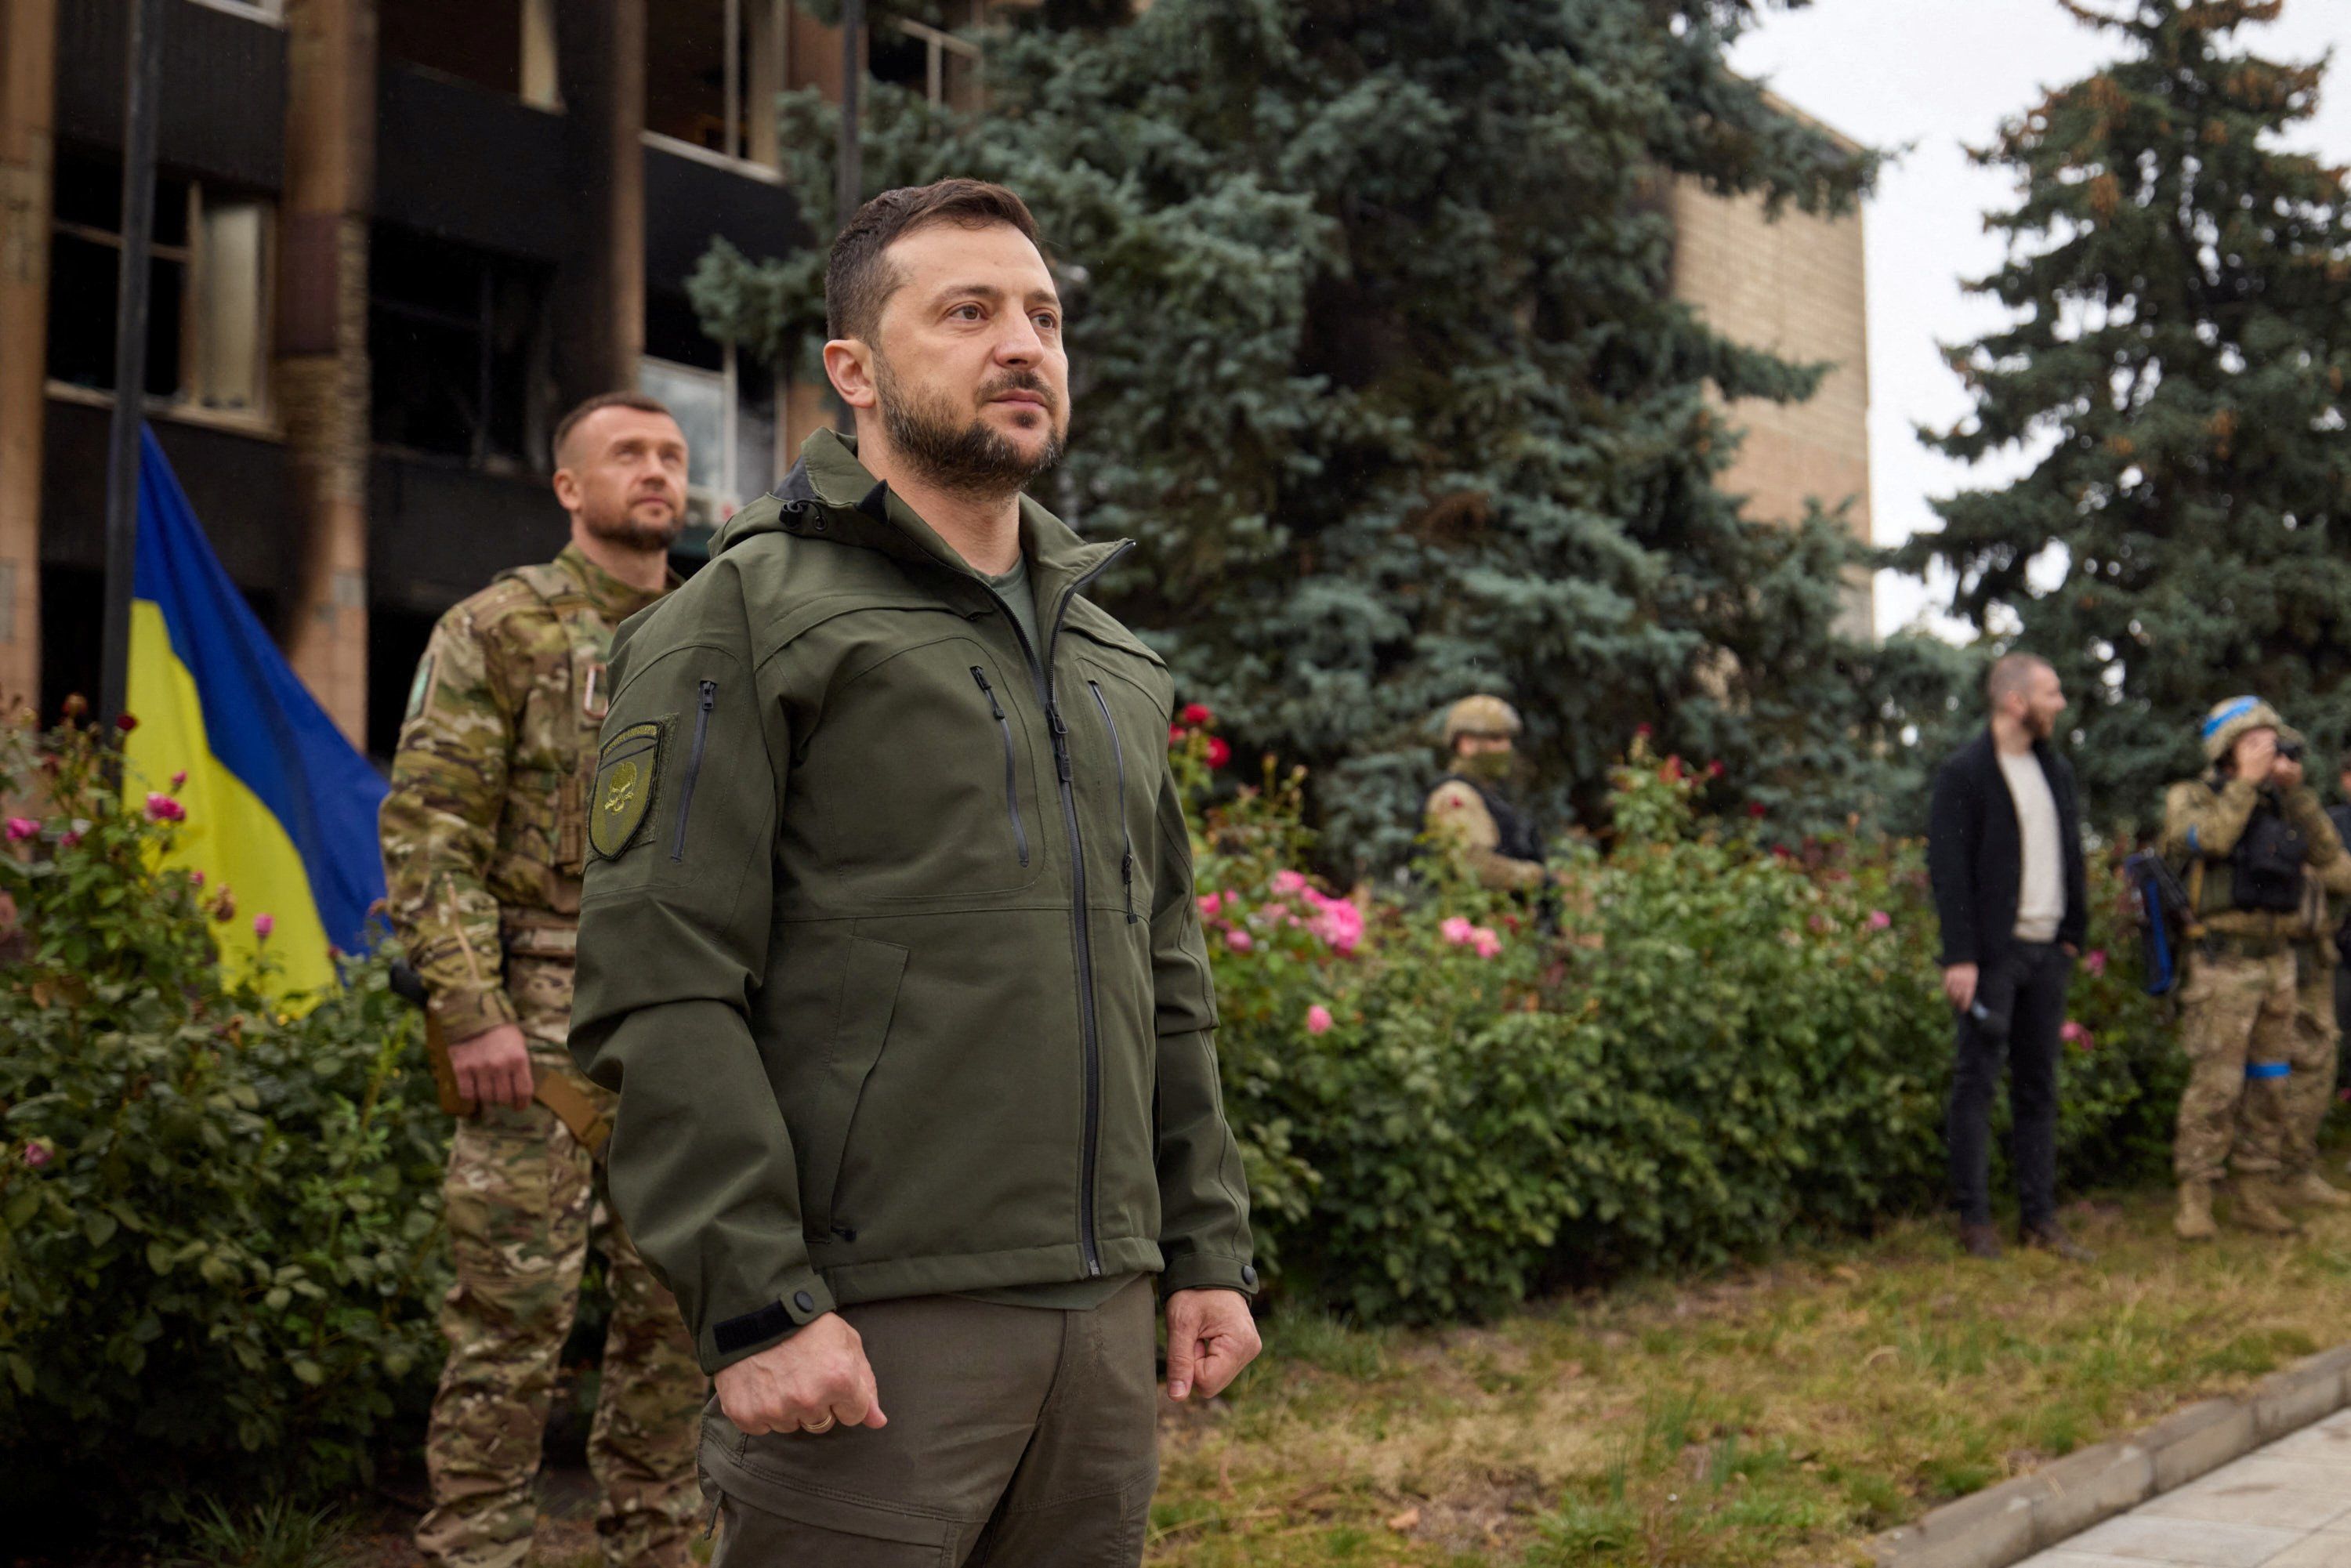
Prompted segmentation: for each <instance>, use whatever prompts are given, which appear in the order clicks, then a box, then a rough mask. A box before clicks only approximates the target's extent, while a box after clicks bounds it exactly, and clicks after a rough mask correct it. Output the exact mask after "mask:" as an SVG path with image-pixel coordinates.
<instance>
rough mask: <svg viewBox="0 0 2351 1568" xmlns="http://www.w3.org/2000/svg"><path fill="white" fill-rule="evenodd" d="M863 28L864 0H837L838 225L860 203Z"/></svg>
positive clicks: (845, 223)
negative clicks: (859, 106) (860, 109)
mask: <svg viewBox="0 0 2351 1568" xmlns="http://www.w3.org/2000/svg"><path fill="white" fill-rule="evenodd" d="M864 31H865V0H841V166H840V168H839V169H838V170H837V171H836V176H837V183H836V185H835V187H834V190H833V206H834V208H835V209H836V213H835V216H836V219H837V221H838V223H839V225H840V226H841V227H842V228H847V227H848V226H849V220H850V219H851V218H852V217H855V216H856V215H857V209H858V208H859V207H860V206H861V205H862V204H863V203H862V200H861V196H860V193H862V191H863V190H864V187H865V157H864V152H865V149H864V146H863V142H864V136H863V133H862V130H861V129H860V127H859V124H858V118H857V115H858V107H857V100H858V98H859V93H858V90H857V89H858V88H859V86H860V82H859V79H858V78H861V77H862V76H863V75H864V74H865V61H864V59H863V58H862V56H863V54H864V51H863V50H862V49H861V48H860V47H858V45H859V43H860V41H861V38H862V35H863V33H864Z"/></svg>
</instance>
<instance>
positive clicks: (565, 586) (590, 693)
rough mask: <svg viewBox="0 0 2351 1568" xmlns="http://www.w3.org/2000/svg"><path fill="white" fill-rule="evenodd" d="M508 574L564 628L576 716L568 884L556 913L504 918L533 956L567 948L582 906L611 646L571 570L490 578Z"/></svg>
mask: <svg viewBox="0 0 2351 1568" xmlns="http://www.w3.org/2000/svg"><path fill="white" fill-rule="evenodd" d="M508 578H511V579H513V580H515V581H517V582H519V583H521V584H522V585H523V586H524V587H525V588H527V589H528V590H529V591H530V592H531V594H532V596H533V597H534V598H536V599H537V600H538V601H539V602H540V603H541V604H543V605H545V606H546V607H547V609H548V611H549V612H550V613H551V614H553V615H554V617H555V618H556V620H557V622H559V623H560V624H561V626H562V628H563V632H564V641H565V642H566V643H569V645H570V657H569V660H568V661H567V663H566V664H565V666H564V668H563V669H562V670H561V671H560V672H549V673H550V674H559V675H560V676H561V678H562V679H563V681H564V683H565V685H564V687H563V690H562V692H561V694H560V700H561V701H562V702H563V703H564V705H565V706H566V707H568V708H569V710H570V711H571V712H573V713H574V714H575V715H576V716H577V717H578V719H579V721H580V724H579V732H578V743H577V745H576V746H574V747H568V748H566V749H565V751H564V752H563V753H562V756H561V760H560V766H559V771H560V772H561V775H562V780H563V781H562V786H561V789H560V792H559V796H558V799H557V801H556V832H555V841H556V861H557V864H556V869H557V871H558V872H559V873H560V874H561V876H562V878H563V879H564V881H565V882H566V883H568V884H569V885H568V886H567V887H565V888H563V889H562V890H561V894H569V896H562V895H561V894H559V896H558V897H556V898H555V899H554V900H553V904H554V909H553V912H552V913H553V914H554V915H555V916H556V918H554V919H551V920H550V919H547V918H545V917H538V918H534V913H535V912H525V911H507V912H506V914H505V915H504V918H503V921H502V924H503V925H505V927H506V931H505V936H506V940H507V951H508V952H516V953H522V954H524V955H526V956H543V957H561V958H569V957H570V956H571V954H572V950H573V946H574V943H573V935H572V929H571V926H572V923H573V921H575V920H576V919H577V915H575V914H574V911H576V910H577V909H578V908H579V896H580V895H579V878H580V873H582V871H584V870H585V869H586V866H587V862H588V789H589V786H590V781H591V779H592V777H593V775H594V773H595V770H596V737H597V731H598V729H599V727H601V725H602V724H603V722H604V715H605V714H606V712H608V711H609V710H610V708H611V700H612V698H611V691H610V690H609V689H608V688H607V686H606V679H607V676H606V671H605V662H606V660H607V658H608V657H609V656H610V655H611V650H612V633H611V628H610V627H607V626H606V625H604V623H603V620H602V617H601V614H600V612H598V610H597V608H596V602H595V601H594V600H592V599H590V597H589V596H588V595H587V594H586V593H585V592H583V591H581V590H580V585H579V584H578V583H577V582H575V581H574V580H572V578H571V575H570V574H569V572H567V571H565V570H563V569H562V568H561V567H559V566H558V565H556V564H555V563H554V562H553V561H538V562H534V563H532V564H531V565H528V566H517V567H510V568H508V569H507V570H505V571H502V572H500V573H498V575H497V578H496V580H497V581H504V580H507V579H508Z"/></svg>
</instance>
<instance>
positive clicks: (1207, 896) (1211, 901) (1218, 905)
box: [1199, 893, 1225, 920]
mask: <svg viewBox="0 0 2351 1568" xmlns="http://www.w3.org/2000/svg"><path fill="white" fill-rule="evenodd" d="M1199 904H1200V918H1201V919H1203V920H1214V919H1215V918H1216V917H1217V911H1218V910H1220V909H1222V908H1224V906H1225V895H1224V894H1221V893H1204V894H1201V895H1200V897H1199Z"/></svg>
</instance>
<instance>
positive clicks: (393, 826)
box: [379, 545, 674, 1041]
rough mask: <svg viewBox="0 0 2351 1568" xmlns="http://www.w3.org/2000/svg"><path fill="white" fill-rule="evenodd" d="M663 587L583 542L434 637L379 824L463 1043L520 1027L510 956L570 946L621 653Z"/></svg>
mask: <svg viewBox="0 0 2351 1568" xmlns="http://www.w3.org/2000/svg"><path fill="white" fill-rule="evenodd" d="M672 586H674V583H673V585H672ZM658 597H660V596H659V595H657V594H650V593H645V592H643V591H640V590H638V589H635V588H632V587H631V586H630V585H628V584H627V583H624V582H622V581H621V580H619V579H618V578H615V577H613V576H612V575H611V573H609V572H607V571H605V570H603V569H601V567H598V566H597V565H596V564H595V563H593V562H592V561H590V560H589V559H588V558H587V557H586V556H584V555H582V554H581V553H580V549H579V547H577V546H576V545H567V546H565V547H564V550H563V553H562V554H561V555H559V556H557V557H556V558H555V559H554V561H553V562H552V563H550V564H549V565H546V566H528V567H519V568H517V569H516V570H512V571H507V572H503V573H501V574H499V576H498V578H497V580H496V581H494V582H492V583H491V584H490V586H489V587H487V588H486V589H484V590H482V591H481V592H479V593H476V594H475V595H474V596H473V597H472V598H471V599H468V600H465V601H463V602H462V603H460V604H458V605H457V606H456V607H455V608H454V609H452V610H451V611H450V612H448V613H447V614H446V615H444V616H443V617H442V618H441V622H440V624H439V625H437V626H435V627H434V629H433V639H432V641H431V642H430V643H427V644H426V646H425V650H424V657H423V660H422V661H421V662H419V664H417V667H416V680H415V684H414V685H413V686H412V687H411V688H410V690H409V697H408V714H407V716H406V718H405V719H403V720H402V724H401V730H400V749H399V753H398V755H396V756H395V757H394V758H392V793H391V794H390V795H389V796H388V797H386V799H385V800H384V803H383V810H382V814H381V818H380V819H379V821H380V825H381V832H382V837H383V867H384V882H385V884H386V889H387V894H388V898H387V904H388V908H389V912H390V915H391V919H392V932H393V935H395V936H397V937H398V938H399V939H400V941H401V944H402V946H404V947H406V948H407V950H408V957H409V962H410V963H411V964H413V966H414V967H415V968H416V970H417V973H418V974H420V975H421V976H423V979H424V985H425V988H426V990H427V992H428V993H429V996H430V998H431V999H430V1002H429V1004H428V1005H429V1006H430V1007H431V1009H432V1011H433V1016H434V1018H435V1019H437V1020H438V1021H439V1022H440V1024H441V1027H442V1029H443V1030H444V1032H445V1033H446V1034H447V1036H448V1038H449V1039H450V1040H452V1041H455V1040H469V1039H471V1038H472V1037H474V1036H475V1035H477V1034H480V1033H481V1032H483V1031H484V1030H489V1029H494V1028H496V1027H497V1026H498V1025H500V1024H506V1023H514V1022H517V1007H516V1005H515V999H514V998H513V996H512V995H510V994H509V992H508V990H507V963H506V960H507V953H508V952H509V951H511V952H514V953H516V954H517V955H518V956H519V955H528V956H536V957H545V958H562V959H568V958H569V955H570V951H571V946H572V940H573V927H574V926H575V925H576V923H577V921H578V919H579V915H580V871H581V869H582V866H583V863H584V862H585V858H586V853H587V815H588V813H587V785H588V779H589V776H590V773H591V772H592V771H593V770H594V768H595V763H596V734H597V728H598V727H599V726H600V725H601V723H602V722H603V717H604V710H605V707H606V706H607V705H608V703H609V702H610V700H611V693H610V691H609V690H608V689H607V687H606V684H605V674H604V662H605V659H606V656H607V655H608V654H609V653H610V652H611V646H612V633H613V632H615V631H616V630H617V629H618V628H619V626H620V624H621V622H622V621H624V620H626V619H627V618H628V617H629V616H631V615H633V614H635V613H636V612H638V611H640V610H642V609H643V608H644V607H645V606H646V605H648V604H651V603H652V602H653V601H654V600H655V599H656V598H658Z"/></svg>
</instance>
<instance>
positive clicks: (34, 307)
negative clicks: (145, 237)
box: [0, 0, 57, 718]
mask: <svg viewBox="0 0 2351 1568" xmlns="http://www.w3.org/2000/svg"><path fill="white" fill-rule="evenodd" d="M56 118H57V0H0V718H5V711H6V710H11V709H13V708H14V707H15V706H16V700H17V699H19V698H21V699H23V700H24V701H25V702H26V703H27V704H38V703H39V701H40V699H41V594H40V586H41V442H42V434H43V428H44V421H45V418H46V414H47V403H46V395H45V393H44V392H43V387H44V385H45V383H46V380H47V365H48V323H49V205H50V195H49V191H50V183H51V180H52V178H53V172H54V158H53V156H52V143H53V141H54V136H55V131H56Z"/></svg>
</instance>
